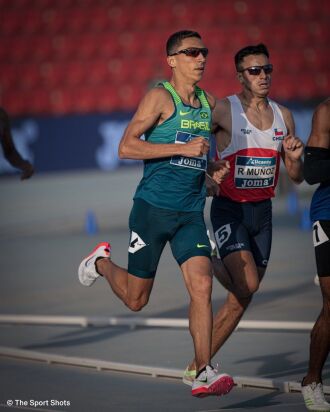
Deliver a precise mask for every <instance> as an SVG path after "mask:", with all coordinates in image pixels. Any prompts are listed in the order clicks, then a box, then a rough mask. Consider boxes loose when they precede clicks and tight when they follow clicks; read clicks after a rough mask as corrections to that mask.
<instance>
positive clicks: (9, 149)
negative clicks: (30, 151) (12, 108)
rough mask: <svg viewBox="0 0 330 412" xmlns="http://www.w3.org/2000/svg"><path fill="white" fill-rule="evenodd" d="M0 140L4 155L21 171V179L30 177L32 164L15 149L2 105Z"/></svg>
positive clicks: (0, 112) (7, 117)
mask: <svg viewBox="0 0 330 412" xmlns="http://www.w3.org/2000/svg"><path fill="white" fill-rule="evenodd" d="M0 141H1V146H2V150H3V154H4V157H5V158H6V159H7V160H8V162H9V163H10V164H11V165H12V166H14V167H17V168H18V169H20V170H21V171H22V174H21V180H24V179H28V178H29V177H31V176H32V175H33V172H34V169H33V166H32V165H31V163H30V162H28V161H27V160H24V159H22V157H21V155H20V154H19V153H18V151H17V150H16V148H15V145H14V142H13V138H12V135H11V131H10V122H9V116H8V114H7V113H6V111H5V110H4V109H3V108H2V107H0Z"/></svg>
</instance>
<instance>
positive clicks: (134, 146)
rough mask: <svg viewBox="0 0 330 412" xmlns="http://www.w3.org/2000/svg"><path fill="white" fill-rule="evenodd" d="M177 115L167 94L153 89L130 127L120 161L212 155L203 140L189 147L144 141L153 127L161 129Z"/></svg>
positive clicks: (121, 145)
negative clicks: (124, 159) (168, 120)
mask: <svg viewBox="0 0 330 412" xmlns="http://www.w3.org/2000/svg"><path fill="white" fill-rule="evenodd" d="M173 112H174V104H173V101H172V98H171V96H170V94H169V93H168V91H167V90H165V89H163V88H154V89H152V90H150V91H149V92H148V93H147V94H146V96H145V97H144V98H143V99H142V101H141V103H140V104H139V107H138V109H137V111H136V113H135V115H134V117H133V119H132V120H131V122H130V123H129V124H128V126H127V128H126V130H125V133H124V135H123V137H122V139H121V142H120V145H119V151H118V153H119V157H120V158H126V159H141V160H143V159H156V158H161V157H169V156H174V155H183V156H191V157H196V156H202V155H204V154H207V152H208V151H209V143H208V141H207V140H206V139H204V138H203V137H197V138H195V139H192V140H191V141H190V142H188V143H186V144H175V143H172V144H162V143H159V144H155V143H149V142H146V141H143V140H141V139H140V138H141V136H142V135H143V134H144V133H145V132H146V131H147V130H148V129H150V128H151V127H152V126H156V125H160V124H161V123H163V122H164V121H165V120H166V119H168V118H169V117H170V116H171V115H172V114H173Z"/></svg>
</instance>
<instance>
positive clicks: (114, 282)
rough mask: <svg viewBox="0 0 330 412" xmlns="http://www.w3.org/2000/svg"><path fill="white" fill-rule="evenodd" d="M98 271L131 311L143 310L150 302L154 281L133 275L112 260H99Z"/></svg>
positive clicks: (97, 263)
mask: <svg viewBox="0 0 330 412" xmlns="http://www.w3.org/2000/svg"><path fill="white" fill-rule="evenodd" d="M96 267H97V271H98V272H99V273H100V274H101V275H102V276H103V277H105V278H106V279H107V281H108V283H109V285H110V287H111V289H112V290H113V292H114V293H115V294H116V295H117V296H118V297H119V299H121V300H122V301H123V302H124V304H125V305H126V306H128V307H129V309H131V310H133V311H139V310H141V309H142V308H143V307H144V306H145V305H146V304H147V303H148V300H149V296H150V293H151V290H152V286H153V283H154V279H153V278H152V279H142V278H139V277H137V276H134V275H131V274H130V273H128V272H127V270H125V269H123V268H121V267H119V266H117V265H116V264H115V263H113V262H112V261H111V260H110V259H108V258H104V259H99V260H98V261H97V262H96Z"/></svg>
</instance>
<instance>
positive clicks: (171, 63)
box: [167, 56, 175, 69]
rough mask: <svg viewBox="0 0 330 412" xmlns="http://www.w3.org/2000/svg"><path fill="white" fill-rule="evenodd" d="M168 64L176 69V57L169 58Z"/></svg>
mask: <svg viewBox="0 0 330 412" xmlns="http://www.w3.org/2000/svg"><path fill="white" fill-rule="evenodd" d="M167 64H168V65H169V66H170V67H171V68H172V69H173V68H174V67H175V58H174V56H167Z"/></svg>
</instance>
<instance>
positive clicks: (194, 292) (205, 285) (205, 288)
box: [190, 275, 212, 300]
mask: <svg viewBox="0 0 330 412" xmlns="http://www.w3.org/2000/svg"><path fill="white" fill-rule="evenodd" d="M190 289H191V298H192V299H199V300H209V299H211V292H212V277H211V276H209V275H203V276H198V279H197V278H196V279H195V281H194V282H193V283H192V285H191V288H190Z"/></svg>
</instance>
